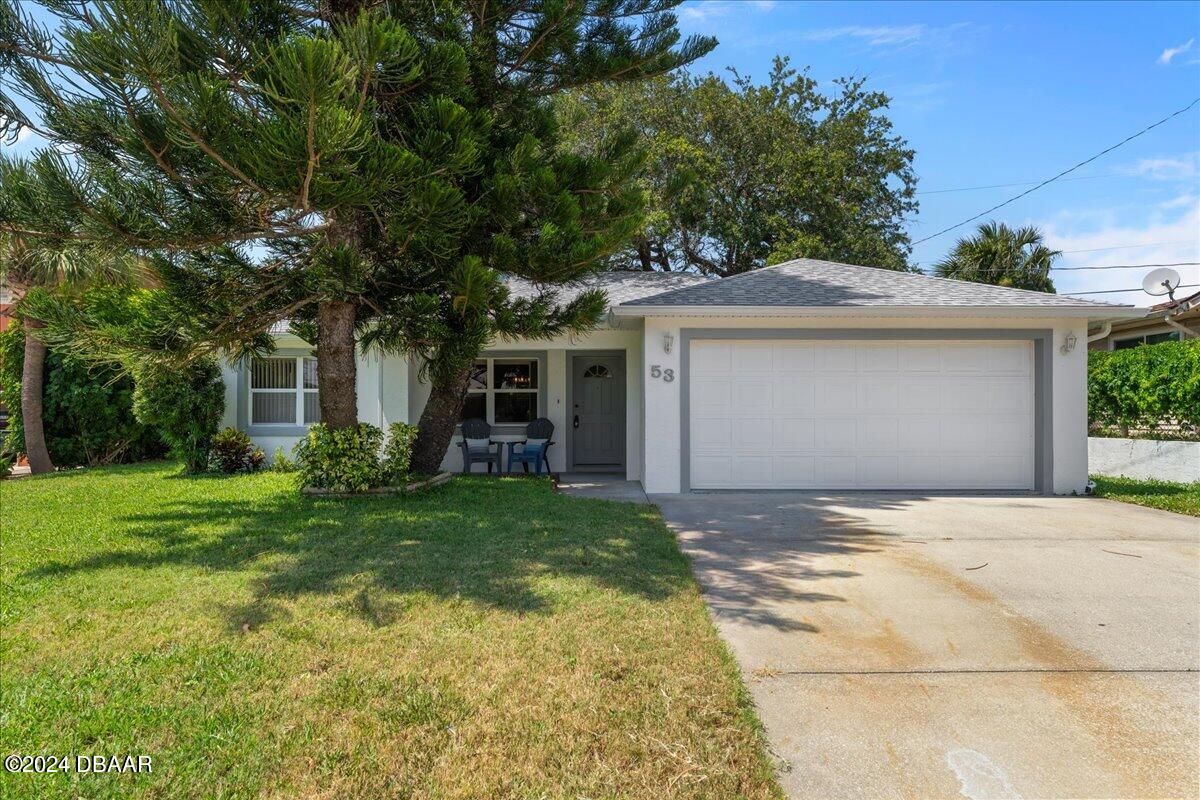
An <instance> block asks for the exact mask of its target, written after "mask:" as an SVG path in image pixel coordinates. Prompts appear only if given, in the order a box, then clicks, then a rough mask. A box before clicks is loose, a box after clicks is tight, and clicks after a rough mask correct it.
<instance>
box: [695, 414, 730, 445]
mask: <svg viewBox="0 0 1200 800" xmlns="http://www.w3.org/2000/svg"><path fill="white" fill-rule="evenodd" d="M732 442H733V420H732V419H731V418H729V417H723V418H720V417H719V418H716V419H713V418H703V417H693V419H692V447H693V448H695V450H696V452H698V453H699V452H703V451H704V450H707V449H718V448H719V449H723V450H727V449H729V446H730V444H732Z"/></svg>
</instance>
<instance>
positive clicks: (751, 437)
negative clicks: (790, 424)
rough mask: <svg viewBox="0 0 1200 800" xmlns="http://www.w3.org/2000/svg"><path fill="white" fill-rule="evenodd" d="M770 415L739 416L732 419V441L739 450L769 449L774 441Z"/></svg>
mask: <svg viewBox="0 0 1200 800" xmlns="http://www.w3.org/2000/svg"><path fill="white" fill-rule="evenodd" d="M773 433H774V425H773V424H772V421H771V418H770V417H741V418H738V419H734V421H733V443H734V448H735V449H736V450H737V451H739V452H747V451H763V450H767V451H769V450H770V449H771V443H772V442H773V441H774V436H773Z"/></svg>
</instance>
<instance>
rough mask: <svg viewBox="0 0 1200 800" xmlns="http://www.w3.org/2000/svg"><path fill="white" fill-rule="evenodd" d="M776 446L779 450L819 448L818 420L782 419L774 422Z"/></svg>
mask: <svg viewBox="0 0 1200 800" xmlns="http://www.w3.org/2000/svg"><path fill="white" fill-rule="evenodd" d="M773 427H774V430H775V444H776V447H777V448H778V449H782V450H790V451H793V452H794V451H799V450H812V449H813V448H815V447H816V446H817V427H816V420H813V419H811V418H799V417H782V418H777V419H775V420H774V426H773Z"/></svg>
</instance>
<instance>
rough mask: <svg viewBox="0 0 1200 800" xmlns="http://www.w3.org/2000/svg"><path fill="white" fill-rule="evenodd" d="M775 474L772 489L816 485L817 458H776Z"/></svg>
mask: <svg viewBox="0 0 1200 800" xmlns="http://www.w3.org/2000/svg"><path fill="white" fill-rule="evenodd" d="M774 468H775V474H774V476H773V477H772V481H771V484H770V485H771V487H773V488H776V489H790V488H792V487H794V486H814V485H815V484H816V458H815V457H814V456H775V459H774Z"/></svg>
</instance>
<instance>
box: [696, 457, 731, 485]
mask: <svg viewBox="0 0 1200 800" xmlns="http://www.w3.org/2000/svg"><path fill="white" fill-rule="evenodd" d="M732 458H733V457H732V456H731V455H729V454H725V455H703V454H698V453H693V454H692V484H693V485H694V486H699V487H709V488H723V487H727V486H731V485H732V481H733V467H732V464H731V461H732Z"/></svg>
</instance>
